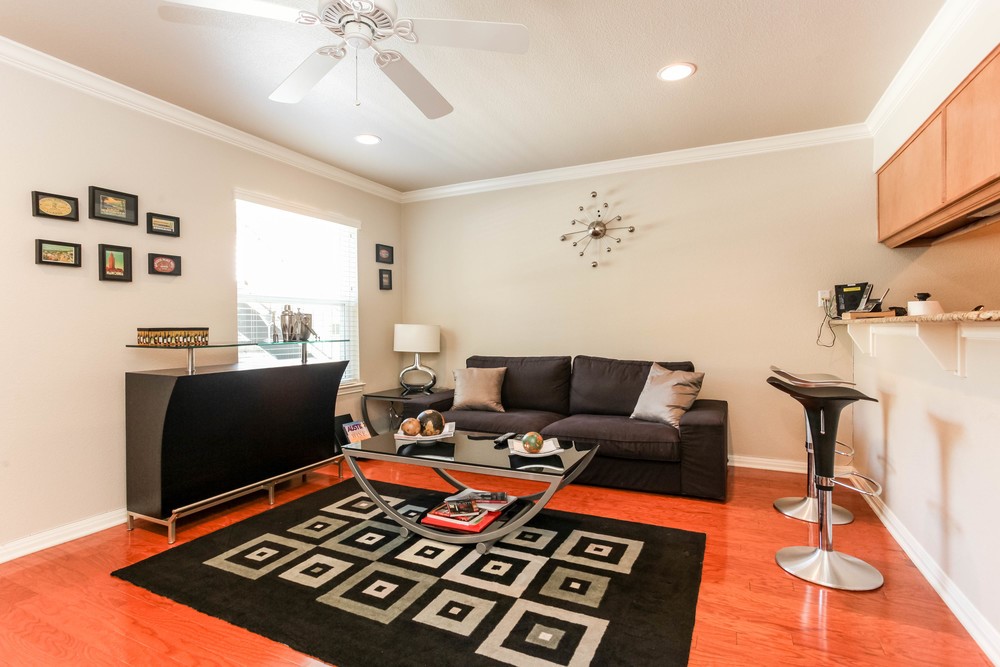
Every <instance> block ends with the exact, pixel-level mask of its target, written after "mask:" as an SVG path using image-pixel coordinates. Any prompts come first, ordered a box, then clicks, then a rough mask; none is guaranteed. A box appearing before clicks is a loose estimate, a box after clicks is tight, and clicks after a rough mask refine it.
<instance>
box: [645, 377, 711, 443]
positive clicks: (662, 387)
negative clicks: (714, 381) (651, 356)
mask: <svg viewBox="0 0 1000 667" xmlns="http://www.w3.org/2000/svg"><path fill="white" fill-rule="evenodd" d="M704 379H705V374H704V373H689V372H687V371H669V370H667V369H666V368H664V367H663V366H660V365H659V364H653V365H652V366H650V367H649V377H647V378H646V385H645V386H644V387H643V388H642V393H641V394H640V395H639V400H638V401H636V404H635V411H633V412H632V419H642V420H644V421H652V422H660V423H661V424H670V425H671V426H673V427H674V428H680V427H681V417H683V416H684V413H685V412H687V411H688V409H689V408H690V407H691V404H692V403H694V399H696V398H698V392H699V391H701V383H702V381H703V380H704Z"/></svg>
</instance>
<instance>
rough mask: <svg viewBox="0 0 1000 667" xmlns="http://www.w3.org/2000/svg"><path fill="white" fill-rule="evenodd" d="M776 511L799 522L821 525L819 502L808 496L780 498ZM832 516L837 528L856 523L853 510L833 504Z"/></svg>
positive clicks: (831, 507) (775, 506) (775, 505)
mask: <svg viewBox="0 0 1000 667" xmlns="http://www.w3.org/2000/svg"><path fill="white" fill-rule="evenodd" d="M774 509H776V510H778V511H779V512H781V513H782V514H784V515H785V516H787V517H791V518H793V519H798V520H799V521H808V522H809V523H819V502H818V501H817V500H816V498H810V497H808V496H803V497H800V498H794V497H787V498H778V499H777V500H775V501H774ZM830 514H831V519H833V525H835V526H843V525H845V524H848V523H851V522H852V521H854V515H853V514H852V513H851V510H849V509H847V508H845V507H841V506H840V505H833V504H831V505H830Z"/></svg>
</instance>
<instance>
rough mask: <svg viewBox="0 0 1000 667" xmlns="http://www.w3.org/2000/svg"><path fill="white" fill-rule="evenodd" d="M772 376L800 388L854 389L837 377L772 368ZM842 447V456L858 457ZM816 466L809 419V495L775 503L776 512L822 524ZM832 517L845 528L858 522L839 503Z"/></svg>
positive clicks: (850, 449)
mask: <svg viewBox="0 0 1000 667" xmlns="http://www.w3.org/2000/svg"><path fill="white" fill-rule="evenodd" d="M771 372H772V373H774V374H775V375H777V376H779V377H780V378H782V379H783V380H785V381H786V382H788V383H789V384H791V385H794V386H796V387H843V386H854V383H853V382H850V381H849V380H844V379H842V378H839V377H837V376H836V375H830V374H827V373H792V372H790V371H786V370H784V369H781V368H778V367H777V366H771ZM837 444H838V445H840V446H841V447H843V449H837V450H836V452H837V454H838V455H840V456H848V457H852V456H854V449H853V448H851V447H848V446H847V445H845V444H844V443H842V442H838V443H837ZM815 471H816V462H815V458H814V456H813V443H812V436H811V435H810V434H809V419H808V418H806V495H805V496H787V497H785V498H778V499H777V500H775V501H774V509H776V510H778V511H779V512H781V513H782V514H784V515H785V516H787V517H791V518H793V519H798V520H800V521H808V522H809V523H819V513H818V511H817V509H816V475H815ZM830 514H831V516H832V519H833V524H834V525H835V526H843V525H845V524H848V523H850V522H852V521H854V515H853V514H851V511H850V510H849V509H847V508H846V507H841V506H840V505H837V504H835V503H832V504H831V505H830Z"/></svg>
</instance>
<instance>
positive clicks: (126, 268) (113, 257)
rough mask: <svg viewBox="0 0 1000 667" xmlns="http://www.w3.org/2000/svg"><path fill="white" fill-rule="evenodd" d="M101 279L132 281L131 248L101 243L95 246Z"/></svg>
mask: <svg viewBox="0 0 1000 667" xmlns="http://www.w3.org/2000/svg"><path fill="white" fill-rule="evenodd" d="M97 259H98V261H99V264H98V266H99V267H100V278H101V280H118V281H121V282H127V283H130V282H132V248H128V247H126V246H121V245H108V244H106V243H102V244H100V245H99V246H97Z"/></svg>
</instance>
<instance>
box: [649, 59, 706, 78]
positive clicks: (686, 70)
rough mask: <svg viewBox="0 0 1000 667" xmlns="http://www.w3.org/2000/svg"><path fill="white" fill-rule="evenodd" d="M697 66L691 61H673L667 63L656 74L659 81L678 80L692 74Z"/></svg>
mask: <svg viewBox="0 0 1000 667" xmlns="http://www.w3.org/2000/svg"><path fill="white" fill-rule="evenodd" d="M697 70H698V68H697V67H696V66H695V65H694V64H693V63H673V64H670V65H667V66H666V67H664V68H663V69H661V70H660V71H659V72H657V73H656V76H657V77H658V78H659V79H660V80H661V81H680V80H681V79H686V78H688V77H689V76H691V75H692V74H694V73H695V72H696V71H697Z"/></svg>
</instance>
